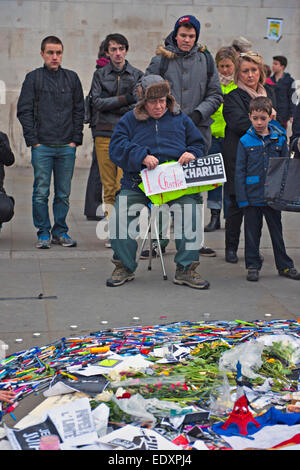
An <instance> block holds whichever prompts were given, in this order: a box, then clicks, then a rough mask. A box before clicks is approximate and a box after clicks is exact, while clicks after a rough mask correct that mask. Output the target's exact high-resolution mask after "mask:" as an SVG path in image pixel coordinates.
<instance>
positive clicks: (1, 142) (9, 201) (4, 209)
mask: <svg viewBox="0 0 300 470" xmlns="http://www.w3.org/2000/svg"><path fill="white" fill-rule="evenodd" d="M14 161H15V157H14V154H13V153H12V151H11V148H10V145H9V140H8V137H7V135H6V134H4V133H3V132H0V230H1V228H2V223H3V222H9V221H10V220H11V219H12V217H13V215H14V205H15V202H14V199H13V198H12V197H11V196H8V195H7V194H6V192H5V189H4V186H3V183H4V177H5V172H4V165H5V166H11V165H12V164H13V163H14Z"/></svg>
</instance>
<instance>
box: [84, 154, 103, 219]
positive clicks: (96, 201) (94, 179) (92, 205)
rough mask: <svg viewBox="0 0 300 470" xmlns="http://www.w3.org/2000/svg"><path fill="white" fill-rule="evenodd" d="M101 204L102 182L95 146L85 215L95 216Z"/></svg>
mask: <svg viewBox="0 0 300 470" xmlns="http://www.w3.org/2000/svg"><path fill="white" fill-rule="evenodd" d="M100 204H102V182H101V177H100V173H99V167H98V162H97V156H96V151H95V147H94V148H93V156H92V163H91V167H90V173H89V177H88V181H87V186H86V194H85V203H84V215H85V216H86V217H95V216H96V215H97V208H98V207H99V206H100Z"/></svg>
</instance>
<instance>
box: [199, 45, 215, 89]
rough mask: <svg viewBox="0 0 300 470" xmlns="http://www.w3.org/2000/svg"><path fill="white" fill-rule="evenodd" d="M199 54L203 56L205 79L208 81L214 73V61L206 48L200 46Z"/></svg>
mask: <svg viewBox="0 0 300 470" xmlns="http://www.w3.org/2000/svg"><path fill="white" fill-rule="evenodd" d="M199 52H201V53H202V54H204V56H205V59H206V63H207V78H208V81H209V80H210V79H211V77H212V76H213V73H214V59H213V57H212V55H211V53H210V52H209V50H208V49H207V48H206V46H200V47H199Z"/></svg>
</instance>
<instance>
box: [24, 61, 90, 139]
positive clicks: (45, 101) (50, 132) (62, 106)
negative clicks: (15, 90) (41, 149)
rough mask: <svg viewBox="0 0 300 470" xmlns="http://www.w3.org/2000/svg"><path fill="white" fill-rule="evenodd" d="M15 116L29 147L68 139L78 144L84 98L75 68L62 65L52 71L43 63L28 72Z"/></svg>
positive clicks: (80, 135) (81, 130) (81, 134)
mask: <svg viewBox="0 0 300 470" xmlns="http://www.w3.org/2000/svg"><path fill="white" fill-rule="evenodd" d="M37 98H38V103H37ZM35 111H36V112H35ZM17 116H18V119H19V120H20V122H21V124H22V127H23V134H24V138H25V141H26V145H27V146H28V147H30V146H33V145H36V144H44V145H65V144H69V143H70V142H75V144H77V145H81V144H82V137H83V119H84V98H83V91H82V86H81V83H80V80H79V78H78V75H77V74H76V72H73V71H72V70H67V69H63V68H62V67H59V69H58V70H57V71H53V70H49V69H48V68H47V67H46V66H44V67H41V68H39V69H36V70H33V71H32V72H29V73H28V74H27V75H26V77H25V80H24V83H23V86H22V90H21V94H20V97H19V100H18V107H17Z"/></svg>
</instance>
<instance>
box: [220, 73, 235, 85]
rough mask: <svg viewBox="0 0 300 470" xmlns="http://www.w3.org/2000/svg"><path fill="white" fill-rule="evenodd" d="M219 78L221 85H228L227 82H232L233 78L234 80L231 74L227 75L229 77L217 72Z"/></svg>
mask: <svg viewBox="0 0 300 470" xmlns="http://www.w3.org/2000/svg"><path fill="white" fill-rule="evenodd" d="M219 79H220V82H221V83H222V85H224V86H227V85H229V83H231V82H233V80H234V78H233V74H232V75H229V77H225V75H222V74H221V73H219Z"/></svg>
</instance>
